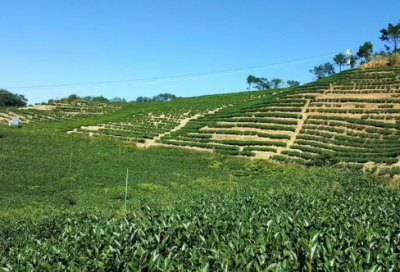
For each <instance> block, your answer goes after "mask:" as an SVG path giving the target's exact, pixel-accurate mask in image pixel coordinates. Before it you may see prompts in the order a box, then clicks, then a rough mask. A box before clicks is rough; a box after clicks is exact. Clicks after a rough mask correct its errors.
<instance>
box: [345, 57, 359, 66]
mask: <svg viewBox="0 0 400 272" xmlns="http://www.w3.org/2000/svg"><path fill="white" fill-rule="evenodd" d="M347 60H348V61H349V64H350V68H351V69H354V68H355V67H356V64H357V60H358V58H357V56H355V55H350V56H349V57H348V58H347Z"/></svg>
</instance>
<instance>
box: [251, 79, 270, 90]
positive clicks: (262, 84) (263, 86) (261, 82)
mask: <svg viewBox="0 0 400 272" xmlns="http://www.w3.org/2000/svg"><path fill="white" fill-rule="evenodd" d="M255 84H256V86H255V88H256V89H257V90H259V91H264V90H268V89H270V88H271V85H270V82H269V81H268V79H266V78H265V77H257V78H256V80H255Z"/></svg>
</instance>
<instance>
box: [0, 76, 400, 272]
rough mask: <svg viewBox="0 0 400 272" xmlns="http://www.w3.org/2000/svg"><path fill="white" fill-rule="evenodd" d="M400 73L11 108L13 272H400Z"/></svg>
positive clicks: (8, 255)
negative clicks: (145, 100)
mask: <svg viewBox="0 0 400 272" xmlns="http://www.w3.org/2000/svg"><path fill="white" fill-rule="evenodd" d="M399 75H400V70H399V69H398V68H370V69H365V70H360V69H357V70H350V71H346V72H343V73H340V74H337V75H334V76H332V77H329V78H325V79H323V80H320V81H317V82H313V83H309V84H306V85H303V86H300V87H295V88H290V89H277V90H269V91H262V92H243V93H236V94H225V95H210V96H201V97H193V98H181V99H177V100H174V101H171V102H164V103H149V104H138V103H128V104H118V103H93V102H89V103H88V102H85V101H79V100H77V101H74V102H72V103H53V104H50V105H40V106H34V107H26V108H14V109H5V108H3V109H1V110H0V118H1V119H0V271H399V270H400V266H399V264H400V254H399V253H400V242H399V241H400V236H399V233H400V213H399V212H398V208H399V207H400V191H399V179H398V176H397V174H399V173H400V171H399V170H400V168H399V167H398V161H399V156H400V154H399V152H398V150H397V149H398V142H399V138H398V137H400V134H399V122H398V121H397V120H398V119H400V114H399V113H400V103H399V102H400V99H399V94H400V78H399ZM12 116H20V119H21V121H22V126H21V127H19V128H15V127H9V126H8V122H9V120H10V118H11V117H12ZM1 120H2V121H1ZM1 122H2V123H1ZM199 151H204V152H199ZM226 155H228V156H226ZM249 157H250V158H256V159H257V158H259V159H260V160H250V159H249ZM277 161H283V162H286V163H287V164H282V163H278V162H277ZM315 166H323V167H315ZM361 168H363V169H364V172H362V171H359V170H361ZM126 181H128V183H127V184H126Z"/></svg>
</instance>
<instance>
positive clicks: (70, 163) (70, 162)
mask: <svg viewBox="0 0 400 272" xmlns="http://www.w3.org/2000/svg"><path fill="white" fill-rule="evenodd" d="M71 168H72V153H71V156H70V157H69V171H68V173H70V172H71Z"/></svg>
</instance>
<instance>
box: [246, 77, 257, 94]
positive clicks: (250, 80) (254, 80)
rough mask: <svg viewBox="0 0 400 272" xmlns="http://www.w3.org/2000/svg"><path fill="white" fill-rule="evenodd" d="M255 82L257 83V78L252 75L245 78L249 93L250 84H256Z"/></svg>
mask: <svg viewBox="0 0 400 272" xmlns="http://www.w3.org/2000/svg"><path fill="white" fill-rule="evenodd" d="M256 81H257V78H256V77H255V76H253V75H249V76H248V77H247V84H249V87H248V90H249V91H250V89H251V84H253V83H256Z"/></svg>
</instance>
